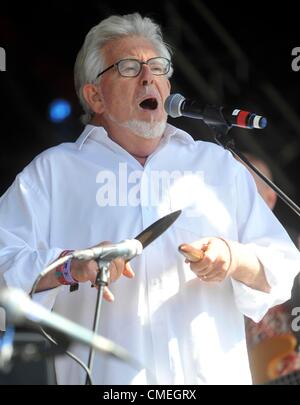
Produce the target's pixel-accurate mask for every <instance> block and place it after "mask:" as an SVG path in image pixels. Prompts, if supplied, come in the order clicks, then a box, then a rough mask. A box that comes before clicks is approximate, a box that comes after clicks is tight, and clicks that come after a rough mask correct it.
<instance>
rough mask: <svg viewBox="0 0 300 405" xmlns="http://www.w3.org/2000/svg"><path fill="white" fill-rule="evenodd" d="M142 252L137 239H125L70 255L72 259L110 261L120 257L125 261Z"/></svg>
mask: <svg viewBox="0 0 300 405" xmlns="http://www.w3.org/2000/svg"><path fill="white" fill-rule="evenodd" d="M142 251H143V245H142V244H141V242H140V241H139V240H137V239H127V240H124V241H122V242H119V243H115V244H112V245H107V246H106V245H104V246H96V247H93V248H90V249H82V250H75V251H74V252H73V253H72V257H73V258H74V259H79V260H93V259H98V258H100V259H105V260H107V261H111V260H113V259H115V258H117V257H122V258H124V259H125V260H126V261H128V260H130V259H132V258H133V257H135V256H137V255H140V254H141V253H142Z"/></svg>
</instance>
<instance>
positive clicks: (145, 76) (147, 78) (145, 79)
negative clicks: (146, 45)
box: [140, 63, 154, 86]
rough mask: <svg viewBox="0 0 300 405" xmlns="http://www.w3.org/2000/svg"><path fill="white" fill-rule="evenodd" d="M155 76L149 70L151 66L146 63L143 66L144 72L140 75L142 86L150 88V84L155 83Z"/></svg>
mask: <svg viewBox="0 0 300 405" xmlns="http://www.w3.org/2000/svg"><path fill="white" fill-rule="evenodd" d="M153 80H154V78H153V74H152V72H151V70H150V68H149V66H148V65H147V64H146V63H145V64H143V65H142V71H141V73H140V82H141V84H142V86H148V85H149V84H152V83H153Z"/></svg>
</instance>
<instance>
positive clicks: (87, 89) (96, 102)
mask: <svg viewBox="0 0 300 405" xmlns="http://www.w3.org/2000/svg"><path fill="white" fill-rule="evenodd" d="M82 94H83V97H84V99H85V101H86V102H87V103H88V105H89V106H90V108H91V110H92V111H94V113H96V114H101V113H102V112H103V111H104V106H103V101H102V98H101V94H100V91H99V86H95V85H94V84H90V83H87V84H85V85H84V86H83V89H82Z"/></svg>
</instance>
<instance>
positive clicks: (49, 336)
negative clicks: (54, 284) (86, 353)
mask: <svg viewBox="0 0 300 405" xmlns="http://www.w3.org/2000/svg"><path fill="white" fill-rule="evenodd" d="M71 257H72V255H71V254H69V255H66V256H63V257H61V258H59V259H57V260H55V261H54V262H52V263H51V264H50V265H49V266H47V267H46V268H45V269H44V270H42V271H41V272H40V273H39V274H38V276H37V278H36V279H35V281H34V283H33V286H32V289H31V291H30V293H29V297H30V298H31V299H32V298H33V295H34V294H35V291H36V288H37V286H38V284H39V282H40V280H41V279H42V278H43V277H44V276H45V275H46V274H47V273H48V272H49V271H51V270H53V269H55V268H56V267H58V266H60V265H62V264H63V263H65V262H66V261H67V260H69V259H70V258H71ZM39 329H40V331H41V333H42V334H43V336H44V337H45V338H46V339H47V340H48V341H49V342H50V343H53V344H55V345H56V346H59V343H58V342H57V341H56V340H55V339H54V338H53V337H52V336H51V335H49V334H48V333H47V332H46V331H45V330H44V329H43V328H42V327H41V326H39ZM64 353H65V354H66V355H67V356H68V357H70V358H71V359H72V360H74V361H75V362H76V363H77V364H79V366H80V367H82V368H83V369H84V371H85V372H86V376H87V379H88V381H89V385H94V383H93V379H92V375H91V372H90V370H89V368H88V367H87V366H86V365H85V364H84V362H83V361H82V360H80V359H79V358H78V357H77V356H75V354H73V353H72V352H70V351H69V350H67V349H65V350H64Z"/></svg>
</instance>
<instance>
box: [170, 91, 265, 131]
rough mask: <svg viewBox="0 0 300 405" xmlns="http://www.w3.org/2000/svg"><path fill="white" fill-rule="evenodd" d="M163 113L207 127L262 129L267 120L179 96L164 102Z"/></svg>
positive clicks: (171, 97)
mask: <svg viewBox="0 0 300 405" xmlns="http://www.w3.org/2000/svg"><path fill="white" fill-rule="evenodd" d="M164 106H165V111H166V112H167V114H168V115H170V116H171V117H172V118H177V117H180V116H182V115H183V116H185V117H190V118H196V119H200V120H203V121H204V122H205V123H206V124H207V125H220V124H221V125H224V124H227V125H229V126H230V127H231V126H236V127H240V128H248V129H252V128H257V129H263V128H265V127H266V126H267V119H266V118H265V117H262V116H261V115H257V114H255V113H251V112H249V111H244V110H241V109H239V108H227V107H221V106H212V105H207V106H203V105H201V104H200V102H199V101H197V100H192V99H186V98H185V97H183V96H182V95H181V94H178V93H176V94H170V95H169V96H168V97H167V98H166V101H165V105H164Z"/></svg>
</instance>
